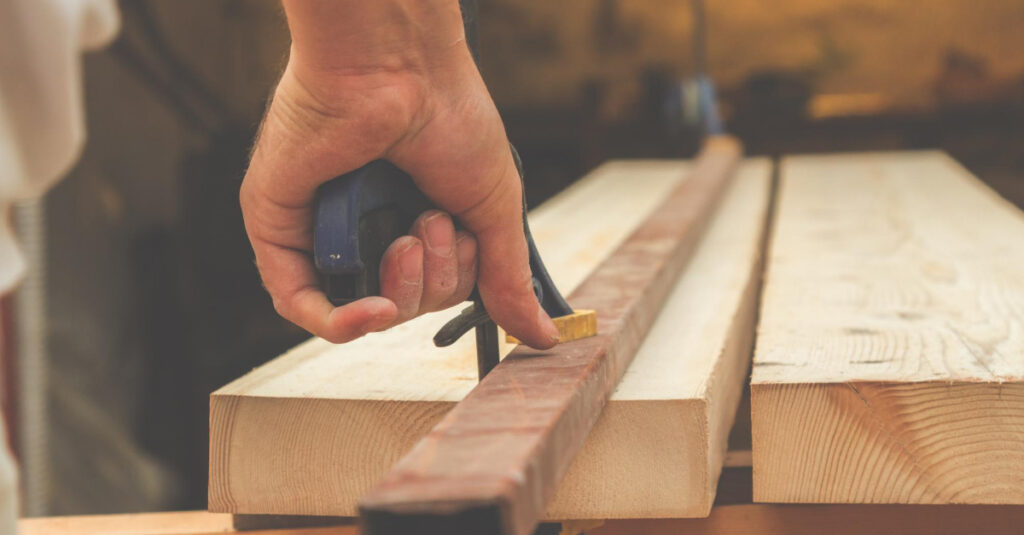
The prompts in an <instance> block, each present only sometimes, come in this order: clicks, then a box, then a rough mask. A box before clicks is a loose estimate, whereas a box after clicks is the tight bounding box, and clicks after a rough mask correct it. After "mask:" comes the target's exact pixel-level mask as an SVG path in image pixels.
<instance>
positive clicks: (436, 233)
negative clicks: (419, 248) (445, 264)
mask: <svg viewBox="0 0 1024 535" xmlns="http://www.w3.org/2000/svg"><path fill="white" fill-rule="evenodd" d="M424 225H425V226H426V230H427V232H426V235H427V236H426V238H427V247H429V248H430V250H431V251H432V252H433V253H434V254H436V255H440V256H450V255H451V254H452V247H454V246H455V241H454V238H455V232H454V229H453V228H452V222H451V218H449V217H448V215H447V214H444V213H440V212H439V213H437V214H434V215H432V216H430V217H428V218H427V220H426V221H425V222H424Z"/></svg>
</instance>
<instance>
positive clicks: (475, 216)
mask: <svg viewBox="0 0 1024 535" xmlns="http://www.w3.org/2000/svg"><path fill="white" fill-rule="evenodd" d="M504 154H505V155H506V156H507V160H506V161H505V162H504V170H503V172H500V173H499V174H497V176H498V177H500V178H497V179H494V180H496V183H495V184H494V185H493V187H492V189H491V190H489V191H488V192H487V194H486V195H484V196H483V197H482V198H481V200H480V201H479V202H477V203H475V204H474V205H472V206H471V207H470V208H469V209H468V210H466V211H465V213H463V214H460V216H459V217H460V220H462V221H463V222H464V223H465V224H466V227H467V228H468V229H469V230H470V231H472V232H473V233H474V234H475V235H476V239H477V246H478V247H479V275H478V284H479V287H480V296H481V297H482V298H483V300H484V305H485V306H486V307H487V310H488V312H489V313H490V315H491V318H492V319H494V321H495V322H497V323H498V324H499V325H501V326H502V327H504V328H505V330H506V331H507V332H508V333H509V334H511V335H513V336H515V337H516V338H519V339H520V340H522V341H523V342H524V343H526V344H527V345H529V346H531V347H535V348H539V349H546V348H548V347H551V346H553V345H555V343H556V342H557V341H558V329H557V328H556V327H555V325H554V323H553V322H552V321H551V318H549V317H548V315H547V314H546V313H545V312H544V310H543V309H542V308H541V307H540V304H539V303H538V302H537V298H536V296H535V295H534V293H533V279H532V276H531V272H530V266H529V250H528V248H527V245H526V237H525V234H524V232H523V219H522V217H523V216H522V185H521V182H520V179H519V174H518V171H517V170H516V168H515V163H514V162H513V160H512V155H511V152H510V151H509V149H508V147H507V146H506V147H505V153H504ZM492 176H494V175H492Z"/></svg>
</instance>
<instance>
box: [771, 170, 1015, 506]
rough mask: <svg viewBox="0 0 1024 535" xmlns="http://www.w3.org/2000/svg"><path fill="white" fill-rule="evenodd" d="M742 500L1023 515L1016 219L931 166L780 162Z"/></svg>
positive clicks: (966, 182)
mask: <svg viewBox="0 0 1024 535" xmlns="http://www.w3.org/2000/svg"><path fill="white" fill-rule="evenodd" d="M778 202H779V204H778V209H777V212H776V214H777V217H776V220H775V231H774V234H773V237H772V246H771V252H770V256H769V258H768V266H767V279H766V287H765V291H764V295H763V304H762V312H761V324H760V326H759V329H758V332H759V334H758V341H757V350H756V355H755V362H754V371H753V378H752V385H751V391H752V394H751V395H752V413H753V415H752V418H753V465H754V499H755V500H756V501H762V502H826V503H849V502H854V503H933V504H945V503H991V504H1021V503H1024V214H1022V213H1021V211H1020V210H1018V209H1016V208H1014V207H1013V206H1012V205H1010V204H1009V203H1007V202H1006V201H1004V200H1003V199H1001V198H1000V197H999V196H998V195H996V194H995V193H994V192H993V191H991V190H990V189H988V188H987V187H986V186H984V185H983V184H982V183H981V182H980V181H978V180H977V179H976V178H974V177H973V176H971V175H970V173H968V172H967V171H966V170H964V169H963V168H962V167H961V166H960V165H958V164H957V163H956V162H954V161H953V160H952V159H951V158H949V157H948V156H946V155H945V154H942V153H938V152H915V153H882V154H863V155H861V154H855V155H832V156H805V157H793V158H787V159H786V160H785V161H784V162H783V164H782V167H781V185H780V192H779V201H778Z"/></svg>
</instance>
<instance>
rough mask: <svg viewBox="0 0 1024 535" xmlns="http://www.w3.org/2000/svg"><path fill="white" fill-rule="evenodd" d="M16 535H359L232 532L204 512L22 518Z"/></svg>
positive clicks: (225, 518) (341, 530) (223, 517)
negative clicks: (228, 534)
mask: <svg viewBox="0 0 1024 535" xmlns="http://www.w3.org/2000/svg"><path fill="white" fill-rule="evenodd" d="M18 533H19V534H20V535H221V534H224V533H249V534H251V535H359V530H358V528H356V527H355V526H331V527H316V528H309V527H306V528H298V527H289V528H275V529H261V530H256V531H242V530H236V528H234V527H233V526H232V519H231V515H229V514H226V513H210V512H207V511H174V512H165V513H134V514H120V515H82V516H53V517H40V518H23V519H21V520H19V521H18Z"/></svg>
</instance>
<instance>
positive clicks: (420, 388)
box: [210, 159, 771, 519]
mask: <svg viewBox="0 0 1024 535" xmlns="http://www.w3.org/2000/svg"><path fill="white" fill-rule="evenodd" d="M770 169H771V164H770V162H769V161H767V160H764V159H753V160H747V161H746V162H744V163H743V164H742V165H741V167H740V170H739V172H738V176H737V177H736V180H735V182H734V184H733V186H732V187H731V189H730V190H729V191H728V192H727V196H726V197H725V199H723V203H722V205H721V207H720V209H719V212H718V214H716V216H715V219H714V220H713V222H712V224H711V227H710V228H709V229H708V234H707V235H706V236H705V238H704V240H703V241H702V243H701V245H700V246H699V249H698V252H697V256H696V257H695V258H694V259H693V260H692V262H691V265H690V266H689V267H688V269H687V270H686V273H685V274H684V275H683V277H682V278H681V280H680V282H679V283H678V285H677V287H676V289H675V290H674V292H673V293H672V295H671V296H670V297H669V300H668V301H667V304H666V305H665V308H664V310H663V312H662V314H661V316H660V317H659V319H658V321H657V322H656V323H655V324H654V325H653V326H652V330H651V332H650V334H649V336H648V338H647V340H646V341H645V343H644V345H643V347H642V348H641V350H640V352H639V353H638V354H637V356H636V360H635V361H634V363H633V365H632V367H630V368H629V370H627V372H626V375H625V377H624V378H623V380H622V382H621V383H620V385H619V387H618V389H617V391H616V393H615V394H614V395H613V396H612V399H611V401H610V402H609V404H608V405H607V406H606V408H605V411H604V413H603V414H602V416H601V418H600V419H599V420H598V422H597V424H596V425H595V427H594V429H593V431H592V432H591V435H590V437H589V439H588V441H587V443H586V444H585V446H584V447H583V449H582V451H581V452H580V453H579V455H578V456H577V458H576V460H575V462H574V464H573V466H572V468H570V470H569V472H568V474H567V475H566V477H565V479H564V480H563V483H562V485H561V487H560V489H559V491H558V493H557V494H556V497H555V499H554V501H553V502H552V503H551V505H550V507H549V510H548V517H549V518H559V519H566V518H595V517H597V518H616V517H626V518H628V517H666V516H703V515H706V514H707V513H708V511H709V509H710V504H711V501H712V499H713V496H714V488H715V483H716V481H717V476H718V472H719V470H720V468H721V463H722V458H723V456H724V453H725V445H726V435H727V434H728V430H729V428H730V425H731V422H732V417H733V414H734V410H735V407H736V403H737V401H738V399H739V396H740V391H741V389H742V388H741V387H742V383H743V379H744V377H745V373H746V369H747V364H748V358H749V352H748V350H749V345H750V336H751V331H752V323H753V313H754V309H755V305H754V302H755V300H756V293H757V292H756V286H757V280H758V279H759V270H758V267H757V265H758V259H759V256H760V243H761V235H762V231H763V225H764V216H765V212H766V207H767V203H768V195H769V174H770ZM686 170H687V165H686V164H685V163H682V162H679V161H632V162H613V163H609V164H606V165H604V166H602V167H600V168H599V169H597V170H595V171H594V172H592V173H591V174H590V175H588V176H587V177H586V178H584V179H582V180H581V181H580V182H578V183H577V184H575V185H573V186H572V187H571V188H569V189H568V190H566V191H565V192H563V193H561V194H560V195H558V196H557V197H556V198H554V199H552V200H551V201H550V202H548V203H546V204H545V205H543V206H541V207H540V208H538V209H537V210H535V211H534V212H532V213H531V220H530V224H531V228H532V229H533V234H534V238H535V239H536V241H537V243H538V246H539V248H540V251H541V254H542V256H543V257H544V260H545V263H546V264H547V266H548V269H549V270H550V272H551V274H552V277H553V279H554V280H555V282H556V283H557V284H558V285H559V287H560V288H561V289H562V290H563V291H565V292H569V291H571V290H572V289H573V288H575V287H576V285H578V284H579V283H580V281H581V280H582V279H583V278H584V277H585V276H586V275H587V274H588V273H589V271H590V270H591V269H592V268H593V267H594V266H596V265H597V264H598V263H599V262H600V261H601V260H602V259H603V258H604V257H605V256H607V255H608V254H609V253H610V252H611V251H612V250H613V249H614V248H615V247H616V246H617V245H618V244H619V243H620V242H621V241H622V240H623V239H625V237H626V236H628V235H629V234H630V233H631V231H632V230H633V228H634V227H635V226H636V225H637V224H638V223H639V222H640V221H641V220H643V219H644V218H645V217H646V215H647V214H648V213H649V212H650V211H651V210H652V209H653V208H654V207H655V206H657V205H658V204H660V202H661V201H662V200H663V198H664V196H665V195H666V194H667V193H668V192H669V191H671V190H672V189H673V188H674V187H675V186H676V185H677V183H678V181H679V180H680V179H682V178H683V177H684V176H685V174H686ZM453 313H454V312H452V311H449V312H445V313H438V314H433V315H428V316H426V317H423V318H420V319H418V320H416V321H413V322H410V323H408V324H406V325H404V326H400V327H398V328H397V329H393V330H391V331H388V332H386V333H380V334H376V335H371V336H368V337H366V338H364V339H361V340H359V341H356V342H354V343H350V344H346V345H342V346H333V345H331V344H328V343H326V342H324V341H322V340H311V341H310V342H307V343H306V344H303V345H301V346H299V347H297V348H296V349H295V350H293V351H291V352H289V353H287V354H285V355H283V356H282V357H280V358H278V359H276V360H274V361H272V362H270V363H268V364H266V365H264V366H262V367H260V368H258V369H256V370H254V371H253V372H252V373H250V374H248V375H246V376H245V377H243V378H241V379H239V380H237V381H235V382H233V383H231V384H230V385H228V386H226V387H224V388H222V389H221V390H219V391H217V392H215V393H214V395H213V396H212V399H211V453H210V464H211V466H210V470H211V476H210V507H211V510H214V511H225V512H234V513H264V514H269V513H275V514H308V515H354V514H355V513H356V508H355V506H356V501H357V499H358V498H359V497H360V496H362V495H363V494H364V493H365V492H367V491H368V490H369V489H370V488H371V487H372V485H373V484H374V483H376V482H377V480H378V479H379V478H380V477H381V476H382V475H383V474H384V472H385V471H386V470H387V469H388V468H389V467H390V466H391V464H393V463H394V462H395V461H396V460H397V459H398V458H399V457H400V456H401V455H402V454H403V453H405V452H406V451H407V450H408V449H409V448H410V447H411V446H412V445H413V444H414V443H415V442H416V441H417V440H418V439H419V438H421V437H422V436H423V435H424V434H425V433H426V432H427V431H428V430H430V428H431V427H433V425H434V424H435V423H437V422H438V420H439V419H440V418H441V417H442V416H443V415H444V414H445V413H446V412H447V411H448V410H449V409H450V408H451V407H452V406H453V405H454V403H455V402H457V401H459V400H460V399H461V398H462V397H463V396H465V395H466V393H467V392H468V391H469V390H470V389H471V388H472V387H473V386H474V385H475V384H476V369H475V365H476V364H475V350H474V347H473V344H472V341H471V340H462V341H460V343H459V344H458V345H457V346H456V347H454V348H449V349H447V350H440V349H436V348H434V347H433V346H432V345H431V342H430V338H431V336H432V335H433V333H434V332H435V331H436V329H437V328H438V327H440V325H442V324H443V323H444V322H445V321H446V320H447V319H448V318H449V317H451V315H452V314H453ZM510 349H511V346H505V347H504V348H503V352H505V353H507V352H508V351H509V350H510Z"/></svg>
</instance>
